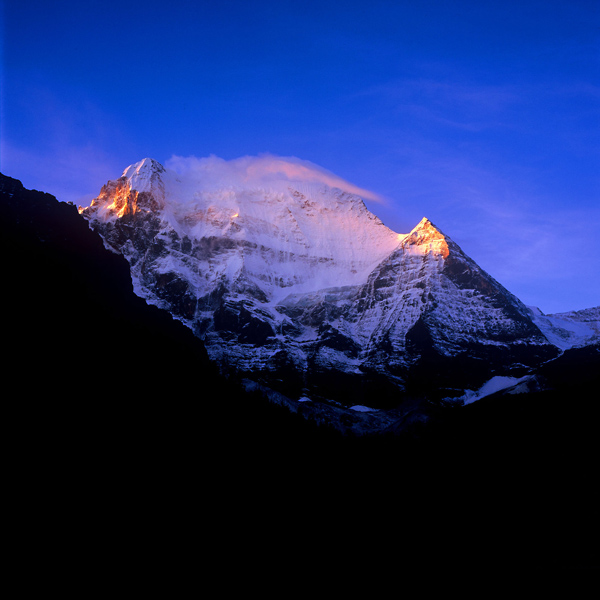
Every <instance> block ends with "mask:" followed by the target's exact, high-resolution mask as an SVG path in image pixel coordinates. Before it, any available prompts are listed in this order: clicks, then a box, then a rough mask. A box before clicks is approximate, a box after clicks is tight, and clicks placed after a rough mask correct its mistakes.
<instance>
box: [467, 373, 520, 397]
mask: <svg viewBox="0 0 600 600" xmlns="http://www.w3.org/2000/svg"><path fill="white" fill-rule="evenodd" d="M529 377H530V376H529V375H525V376H524V377H504V376H501V375H497V376H496V377H492V378H491V379H490V380H489V381H487V382H486V383H484V384H483V385H482V386H481V387H480V388H479V389H478V390H477V391H476V392H474V391H473V390H467V392H466V394H465V395H464V396H463V397H462V400H463V403H464V404H472V403H473V402H476V401H477V400H481V398H485V397H486V396H490V395H491V394H495V393H496V392H500V391H501V390H506V389H508V388H511V387H513V386H516V385H517V384H519V383H522V382H524V381H526V380H527V379H529ZM515 393H518V392H515Z"/></svg>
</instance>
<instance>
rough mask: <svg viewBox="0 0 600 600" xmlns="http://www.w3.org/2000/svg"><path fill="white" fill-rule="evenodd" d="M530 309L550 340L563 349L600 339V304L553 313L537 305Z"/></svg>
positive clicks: (536, 322)
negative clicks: (548, 313) (544, 310)
mask: <svg viewBox="0 0 600 600" xmlns="http://www.w3.org/2000/svg"><path fill="white" fill-rule="evenodd" d="M529 309H530V310H531V314H532V316H533V321H534V323H535V324H536V325H537V326H538V327H539V328H540V329H541V331H542V332H543V333H544V335H545V336H546V338H547V339H548V341H550V343H552V344H554V345H555V346H557V347H558V348H560V349H561V350H567V349H568V348H576V347H579V346H587V345H589V344H592V343H594V342H598V341H600V306H596V307H595V308H587V309H584V310H578V311H571V312H566V313H556V314H552V315H545V314H544V313H542V311H541V310H540V309H539V308H537V307H529Z"/></svg>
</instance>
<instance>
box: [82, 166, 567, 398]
mask: <svg viewBox="0 0 600 600" xmlns="http://www.w3.org/2000/svg"><path fill="white" fill-rule="evenodd" d="M80 213H81V214H82V215H83V217H84V218H85V219H87V220H88V222H89V224H90V227H91V228H93V229H94V230H95V231H97V232H98V233H99V234H100V235H101V236H102V238H103V240H104V243H105V245H106V247H107V248H109V249H110V250H112V251H114V252H116V253H119V254H122V255H123V256H124V257H125V258H126V259H127V261H128V262H129V264H130V267H131V275H132V280H133V285H134V289H135V291H136V293H137V294H138V295H139V296H141V297H143V298H145V299H146V301H147V302H148V303H150V304H154V305H156V306H158V307H160V308H164V309H166V310H168V311H169V312H170V313H171V314H172V315H173V316H174V317H176V318H177V319H179V320H181V321H182V322H183V323H185V324H186V325H187V326H188V327H190V328H191V329H192V330H193V331H194V333H195V334H196V335H197V336H198V337H200V338H201V339H202V340H203V341H204V344H205V346H206V348H207V350H208V353H209V356H210V357H211V358H212V359H214V360H215V361H216V362H217V363H218V364H219V365H220V367H221V368H222V369H223V370H224V371H226V372H237V373H239V374H241V375H242V376H245V377H247V378H248V379H251V380H252V381H254V382H255V383H258V384H259V385H264V386H267V387H268V388H269V389H275V390H278V391H279V392H282V393H284V394H285V395H286V396H287V397H288V398H292V399H297V400H300V399H301V400H303V401H304V404H305V405H308V404H309V403H308V402H306V401H307V400H312V401H320V402H321V403H326V404H327V403H328V404H329V405H330V406H340V407H350V406H353V405H361V406H367V407H371V408H386V409H392V408H397V407H399V406H402V405H404V406H408V405H409V404H410V402H411V401H412V400H411V399H414V398H415V397H418V396H427V398H428V399H429V400H432V399H433V400H435V399H442V398H446V399H447V398H452V397H458V396H461V395H462V394H463V392H464V390H465V389H466V388H467V387H471V388H472V389H476V387H479V386H480V385H481V384H482V383H484V382H485V381H486V380H487V379H489V378H490V377H492V376H494V375H516V376H519V375H522V374H524V373H525V372H527V370H528V368H531V367H534V366H536V365H538V364H540V363H542V362H544V361H547V360H549V359H551V358H553V357H555V356H557V355H558V354H559V353H560V349H559V348H558V347H557V345H556V344H554V343H551V341H549V339H548V337H547V336H546V335H544V333H542V330H541V329H540V323H541V322H542V319H541V317H540V318H538V317H536V315H535V314H534V312H533V311H532V310H531V309H529V308H527V307H526V306H524V305H523V303H522V302H520V301H519V300H518V299H517V298H516V297H515V296H513V295H512V294H511V293H510V292H508V291H507V290H506V289H505V288H503V287H502V286H501V285H500V284H499V283H498V282H497V281H495V280H494V279H493V278H492V277H491V276H490V275H488V274H487V273H485V272H484V271H483V270H482V269H481V268H479V267H478V266H477V265H476V264H475V262H474V261H473V260H471V259H470V258H469V257H468V256H466V255H465V254H464V252H463V251H462V250H461V249H460V248H459V246H458V245H457V244H456V243H454V242H453V241H452V240H451V239H450V238H449V237H448V236H447V235H445V234H444V233H442V232H441V231H440V230H439V229H438V228H437V227H435V225H433V223H431V222H430V221H429V220H428V219H425V218H424V219H423V220H422V221H421V222H420V223H419V224H418V225H417V226H416V227H415V228H414V229H413V230H412V231H411V232H410V233H408V234H398V233H396V232H393V231H391V230H390V229H389V228H388V227H386V226H385V225H384V224H383V223H382V222H381V221H380V220H379V219H378V218H377V217H376V216H374V215H373V214H372V213H370V212H369V211H368V210H367V208H366V207H365V205H364V203H363V201H362V200H361V198H360V197H358V196H356V195H353V194H349V193H346V192H343V191H341V190H339V189H337V188H329V187H327V186H325V185H320V184H314V183H306V182H301V181H291V180H289V179H281V180H277V181H271V182H270V183H269V185H268V186H263V187H259V186H252V185H250V184H249V185H247V186H234V185H221V186H218V187H215V186H206V185H204V183H203V181H202V179H201V178H198V177H196V179H194V178H193V177H190V176H187V177H184V176H183V175H178V174H176V173H175V172H172V171H170V170H167V169H165V168H164V167H163V166H162V165H160V164H159V163H157V162H156V161H154V160H152V159H144V160H143V161H140V162H139V163H137V164H135V165H132V166H130V167H128V168H127V169H126V170H125V171H124V172H123V175H122V176H121V177H120V178H119V179H117V180H116V181H110V182H108V183H107V184H106V185H105V186H104V187H103V188H102V190H101V192H100V194H99V196H98V197H97V198H96V199H95V200H94V201H93V202H92V204H91V206H90V207H88V208H83V209H80ZM542 328H543V327H542Z"/></svg>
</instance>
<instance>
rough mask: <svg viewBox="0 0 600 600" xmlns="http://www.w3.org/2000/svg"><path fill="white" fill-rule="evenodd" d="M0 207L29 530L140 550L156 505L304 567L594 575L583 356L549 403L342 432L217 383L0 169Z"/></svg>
mask: <svg viewBox="0 0 600 600" xmlns="http://www.w3.org/2000/svg"><path fill="white" fill-rule="evenodd" d="M0 196H1V198H0V200H1V204H0V232H1V237H0V244H1V248H2V256H3V257H5V261H4V272H3V275H4V276H3V294H2V302H3V305H2V309H3V310H2V314H3V316H4V332H3V342H4V347H5V348H6V350H7V352H6V354H7V356H8V360H6V359H5V360H4V369H3V372H4V374H5V389H6V392H5V406H6V407H7V408H6V413H5V414H6V416H7V421H6V422H7V425H8V430H9V470H10V475H11V477H12V481H13V482H14V485H13V486H11V489H12V490H14V492H13V493H14V498H15V501H16V503H18V504H19V505H20V509H21V510H25V511H26V513H27V515H28V519H29V522H30V523H31V524H34V525H33V526H34V527H35V528H36V529H37V530H38V531H43V532H47V533H48V535H50V536H52V535H56V534H57V532H58V529H55V528H57V527H58V523H57V519H58V521H60V523H61V527H62V535H67V536H68V535H74V534H68V533H65V528H66V526H67V524H68V523H72V522H73V521H81V520H83V521H85V522H86V523H88V527H89V528H90V529H89V530H88V531H89V532H91V533H89V535H94V536H102V535H103V530H104V529H105V528H106V530H107V531H113V527H114V526H115V524H116V523H118V524H119V526H121V527H122V526H123V523H124V522H125V520H127V522H128V526H129V527H131V528H133V529H134V530H135V531H136V535H137V536H139V538H140V539H144V536H145V535H148V532H147V529H146V524H147V522H148V519H151V520H152V521H153V522H154V518H155V517H156V514H157V511H158V514H161V511H162V510H163V509H165V508H166V507H168V508H167V510H168V511H169V514H170V515H171V517H170V518H172V519H173V520H174V523H176V524H178V525H175V526H180V527H181V526H184V527H186V526H189V527H191V526H193V525H197V523H194V524H193V525H191V523H192V522H193V518H192V517H191V516H190V515H196V516H197V515H198V511H199V507H200V506H201V505H202V506H203V508H202V511H201V516H202V517H203V518H204V516H205V515H207V514H210V515H211V517H210V520H211V521H213V522H214V520H215V519H217V520H218V522H219V527H218V534H208V533H206V532H205V536H208V538H205V539H209V540H210V544H211V547H212V548H213V550H214V551H219V550H220V551H225V549H226V548H229V547H230V546H229V545H230V544H231V543H235V544H236V548H237V549H238V551H241V552H244V551H248V552H249V551H250V549H251V542H250V541H249V540H252V539H254V540H256V539H261V540H262V541H263V542H264V543H266V544H267V546H268V548H269V549H268V550H264V551H263V552H265V553H266V554H265V556H268V557H269V559H270V560H280V561H282V563H283V558H282V557H279V559H277V558H276V557H277V555H278V554H280V553H279V552H278V551H276V549H282V548H285V549H286V550H287V552H288V554H286V557H287V559H286V560H289V557H290V556H294V554H293V552H294V550H295V549H296V550H297V551H298V552H303V551H302V548H303V542H305V543H310V544H311V560H312V561H313V564H314V563H315V562H319V561H324V560H325V561H327V560H333V558H335V559H336V560H338V559H339V560H342V561H346V562H348V561H349V562H353V564H354V563H356V562H358V563H360V564H362V565H364V566H367V565H377V567H378V568H380V569H383V570H386V569H389V568H391V567H394V565H395V567H394V568H397V565H398V562H399V561H400V562H401V561H405V562H404V564H408V563H407V562H406V561H414V562H418V563H421V564H422V563H423V562H425V563H429V564H434V563H437V562H439V563H441V564H453V563H455V564H464V563H468V564H489V563H493V564H496V565H498V564H504V565H520V566H522V565H528V566H531V567H539V566H547V565H556V566H583V567H586V566H591V565H593V564H597V553H596V552H595V551H594V549H593V547H592V542H594V543H595V535H596V531H597V530H596V528H597V521H596V518H597V506H598V505H599V504H600V499H599V498H598V492H597V491H596V485H595V471H596V460H597V456H598V441H597V439H598V436H597V433H596V425H595V423H597V421H596V420H595V417H596V416H597V412H598V411H597V408H596V401H595V399H594V398H595V395H596V394H597V389H598V387H597V384H598V375H597V374H598V372H599V371H598V349H597V348H594V347H591V348H589V349H582V350H579V351H577V352H575V351H572V352H570V353H565V354H564V355H563V356H562V357H561V358H560V359H557V360H556V361H553V364H552V365H549V366H548V368H547V369H546V372H545V373H544V375H545V376H546V377H547V378H548V379H549V380H551V381H553V382H554V383H555V390H553V391H547V392H539V393H536V394H528V395H518V396H502V395H496V396H492V397H489V398H485V399H483V400H480V401H478V402H476V403H474V404H472V405H469V406H466V407H464V408H460V409H458V408H457V409H452V410H450V411H440V412H437V413H435V414H433V415H432V419H431V421H430V422H429V424H427V425H419V424H417V425H416V426H415V429H414V431H413V432H412V433H413V435H405V436H400V437H396V436H377V437H373V438H371V437H365V438H352V437H342V436H340V435H339V434H337V433H336V432H334V431H331V430H328V429H326V428H323V427H316V426H315V425H314V424H313V423H310V422H307V421H305V420H304V419H302V418H301V417H300V416H298V415H293V414H291V413H288V412H287V411H286V410H284V409H282V408H280V407H278V406H273V405H271V404H269V403H268V402H267V401H266V400H265V399H264V398H262V397H261V396H259V395H257V394H248V393H246V392H243V391H242V388H241V387H240V386H238V385H237V383H236V382H235V381H232V380H225V379H223V378H222V377H220V376H219V375H218V373H217V371H216V369H215V368H214V367H213V366H212V364H211V363H210V362H209V361H208V359H207V355H206V352H205V350H204V347H203V345H202V343H201V342H200V341H199V340H198V339H197V338H195V337H194V336H193V335H192V333H191V332H190V331H189V330H188V329H187V328H185V327H184V326H183V325H181V324H180V323H179V322H177V321H174V320H173V319H172V318H171V317H170V315H169V314H168V313H166V312H164V311H160V310H158V309H156V308H155V307H152V306H148V305H147V304H146V303H145V302H144V301H143V300H141V299H140V298H138V297H137V296H135V295H134V294H133V290H132V284H131V277H130V274H129V268H128V265H127V264H126V262H125V260H124V259H123V258H122V257H120V256H117V255H115V254H112V253H110V252H108V251H107V250H105V248H104V247H103V245H102V242H101V240H100V238H99V237H98V236H97V235H96V234H94V233H93V232H92V231H90V230H89V228H88V226H87V224H86V222H85V221H84V220H83V219H82V218H81V217H80V216H79V215H78V214H77V210H76V208H75V207H74V206H71V205H67V204H63V203H59V202H57V201H56V199H55V198H54V197H52V196H50V195H48V194H44V193H41V192H36V191H29V190H26V189H24V188H23V187H22V185H21V184H20V182H18V181H16V180H14V179H10V178H7V177H4V176H1V177H0ZM576 372H577V375H578V379H577V380H574V379H573V377H572V376H571V374H575V373H576ZM9 384H10V385H9ZM161 507H162V508H161ZM91 515H93V519H92V521H93V524H91V523H89V517H90V516H91ZM152 515H154V516H152ZM184 515H185V516H184ZM154 527H155V528H156V527H158V525H155V526H154ZM106 535H108V534H106ZM72 539H74V538H72ZM232 540H237V541H235V542H232ZM316 540H319V541H316ZM458 540H460V544H459V543H458ZM390 541H391V542H392V544H391V545H390ZM459 548H460V550H459ZM284 554H285V553H284ZM388 572H389V571H388Z"/></svg>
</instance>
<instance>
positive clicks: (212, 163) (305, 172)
mask: <svg viewBox="0 0 600 600" xmlns="http://www.w3.org/2000/svg"><path fill="white" fill-rule="evenodd" d="M165 166H166V167H167V168H169V169H172V170H173V171H175V172H177V173H180V174H183V173H188V174H189V173H196V174H197V176H198V178H199V183H202V184H203V185H207V186H210V185H247V184H254V185H268V184H269V182H270V181H276V180H281V179H284V180H288V181H302V182H310V183H322V184H325V185H328V186H329V187H334V188H339V189H341V190H342V191H344V192H348V193H350V194H356V195H358V196H361V197H362V198H366V199H368V200H372V201H374V202H379V203H383V202H384V199H383V198H382V197H381V196H380V195H378V194H376V193H375V192H372V191H369V190H366V189H363V188H360V187H358V186H356V185H354V184H352V183H350V182H348V181H346V180H344V179H342V178H341V177H338V176H337V175H335V174H334V173H332V172H330V171H328V170H326V169H324V168H323V167H320V166H318V165H316V164H314V163H312V162H310V161H308V160H302V159H299V158H296V157H293V156H285V157H284V156H275V155H273V154H261V155H259V156H243V157H240V158H236V159H233V160H225V159H223V158H219V157H218V156H214V155H211V156H209V157H206V158H197V157H195V156H188V157H182V156H176V155H173V156H172V157H171V158H170V159H169V160H167V161H166V163H165Z"/></svg>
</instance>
